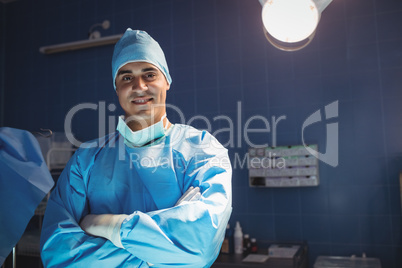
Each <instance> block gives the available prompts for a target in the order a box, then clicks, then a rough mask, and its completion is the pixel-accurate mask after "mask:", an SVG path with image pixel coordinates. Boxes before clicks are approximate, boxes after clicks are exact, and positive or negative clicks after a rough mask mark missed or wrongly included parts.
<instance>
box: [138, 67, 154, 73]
mask: <svg viewBox="0 0 402 268" xmlns="http://www.w3.org/2000/svg"><path fill="white" fill-rule="evenodd" d="M157 70H158V69H156V68H155V67H148V68H145V69H142V70H141V72H143V73H145V72H149V71H157Z"/></svg>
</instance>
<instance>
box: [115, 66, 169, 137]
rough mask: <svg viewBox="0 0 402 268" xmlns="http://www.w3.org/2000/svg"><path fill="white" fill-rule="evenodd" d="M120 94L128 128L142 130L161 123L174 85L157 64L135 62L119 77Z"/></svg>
mask: <svg viewBox="0 0 402 268" xmlns="http://www.w3.org/2000/svg"><path fill="white" fill-rule="evenodd" d="M115 82H116V93H117V96H118V98H119V102H120V105H121V107H122V108H123V110H124V112H125V113H126V119H127V118H130V119H131V120H130V119H129V120H130V122H129V123H128V126H129V127H130V128H131V129H132V130H134V131H135V130H140V129H143V128H145V127H147V126H150V125H152V124H155V123H156V122H158V121H160V120H161V117H162V116H163V115H164V114H165V112H166V106H165V103H166V91H167V90H169V88H170V85H169V84H168V82H167V81H166V78H165V76H164V75H163V74H162V72H161V71H159V69H158V68H157V67H155V66H154V65H153V64H150V63H147V62H131V63H127V64H126V65H124V66H123V67H121V68H120V69H119V71H118V73H117V76H116V81H115Z"/></svg>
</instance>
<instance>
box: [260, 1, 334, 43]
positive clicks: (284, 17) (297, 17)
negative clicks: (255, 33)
mask: <svg viewBox="0 0 402 268" xmlns="http://www.w3.org/2000/svg"><path fill="white" fill-rule="evenodd" d="M331 1H332V0H260V3H261V4H262V6H263V8H262V22H263V24H264V32H265V36H266V37H267V39H268V41H269V42H270V43H271V44H272V45H274V46H275V47H277V48H279V49H282V50H286V51H295V50H299V49H301V48H303V47H305V46H307V45H308V44H309V43H310V42H311V41H312V40H313V37H314V35H315V31H316V28H317V25H318V22H319V21H320V17H321V12H322V11H323V10H324V9H325V7H326V6H328V4H329V3H330V2H331Z"/></svg>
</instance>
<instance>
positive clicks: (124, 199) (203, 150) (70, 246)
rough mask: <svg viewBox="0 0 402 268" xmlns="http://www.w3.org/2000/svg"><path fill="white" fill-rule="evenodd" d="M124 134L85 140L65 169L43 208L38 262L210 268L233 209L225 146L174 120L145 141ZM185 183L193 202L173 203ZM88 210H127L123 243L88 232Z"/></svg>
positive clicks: (100, 211) (98, 212)
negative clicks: (196, 190)
mask: <svg viewBox="0 0 402 268" xmlns="http://www.w3.org/2000/svg"><path fill="white" fill-rule="evenodd" d="M123 140H124V138H123V137H122V136H121V135H120V134H119V132H115V133H113V134H110V135H108V136H106V137H104V138H102V139H99V140H96V141H93V142H92V143H90V145H91V146H89V143H85V144H84V146H81V147H80V149H78V150H77V151H76V153H75V154H74V156H73V157H72V158H71V160H70V161H69V163H68V164H67V166H66V167H65V169H64V171H63V173H62V174H61V176H60V178H59V180H58V182H57V186H56V188H55V189H54V191H53V192H52V194H51V197H50V200H49V202H48V205H47V209H46V213H45V219H44V223H43V228H42V235H41V255H42V260H43V263H44V265H45V267H67V266H71V265H74V267H85V266H88V267H93V266H95V265H98V267H149V265H150V264H152V265H153V266H152V267H196V268H201V267H210V266H211V265H212V263H213V262H214V260H215V259H216V257H217V255H218V253H219V250H220V246H221V243H222V241H223V238H224V233H225V230H226V225H227V222H228V220H229V217H230V214H231V210H232V207H231V203H232V196H231V173H232V171H231V166H230V161H229V158H228V154H227V150H226V149H225V148H224V147H223V146H222V145H220V144H219V142H217V140H216V139H215V138H214V137H213V136H212V135H211V134H209V133H208V132H206V131H198V130H196V129H194V128H192V127H190V126H185V125H180V124H176V125H174V126H172V127H171V129H169V132H168V134H167V135H166V136H164V137H163V138H161V139H160V140H158V141H156V142H155V143H153V144H152V145H150V146H144V147H139V148H130V147H128V146H126V145H125V144H124V142H123ZM94 144H96V145H97V146H94ZM85 147H87V148H85ZM190 186H194V187H195V186H198V187H200V189H201V192H202V197H201V198H200V200H199V201H195V202H193V201H192V202H185V203H183V204H181V205H178V206H175V203H176V201H177V200H178V199H179V198H180V197H181V196H182V194H183V193H184V192H185V191H186V190H187V189H188V188H189V187H190ZM87 214H128V215H129V216H128V217H127V218H126V219H125V220H124V221H123V223H122V225H121V229H120V235H121V242H122V244H123V246H124V248H123V249H122V248H118V247H116V246H115V245H114V244H113V243H112V242H110V241H108V240H106V239H104V238H100V237H94V236H90V235H87V234H86V233H85V232H84V231H83V230H82V229H81V228H80V226H79V222H80V220H81V219H82V218H83V217H84V216H86V215H87Z"/></svg>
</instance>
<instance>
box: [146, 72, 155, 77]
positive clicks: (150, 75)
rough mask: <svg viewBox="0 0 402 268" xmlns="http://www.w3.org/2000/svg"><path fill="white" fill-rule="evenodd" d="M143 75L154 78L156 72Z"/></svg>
mask: <svg viewBox="0 0 402 268" xmlns="http://www.w3.org/2000/svg"><path fill="white" fill-rule="evenodd" d="M145 76H146V77H147V78H154V77H155V76H156V74H153V73H152V74H146V75H145Z"/></svg>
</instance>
